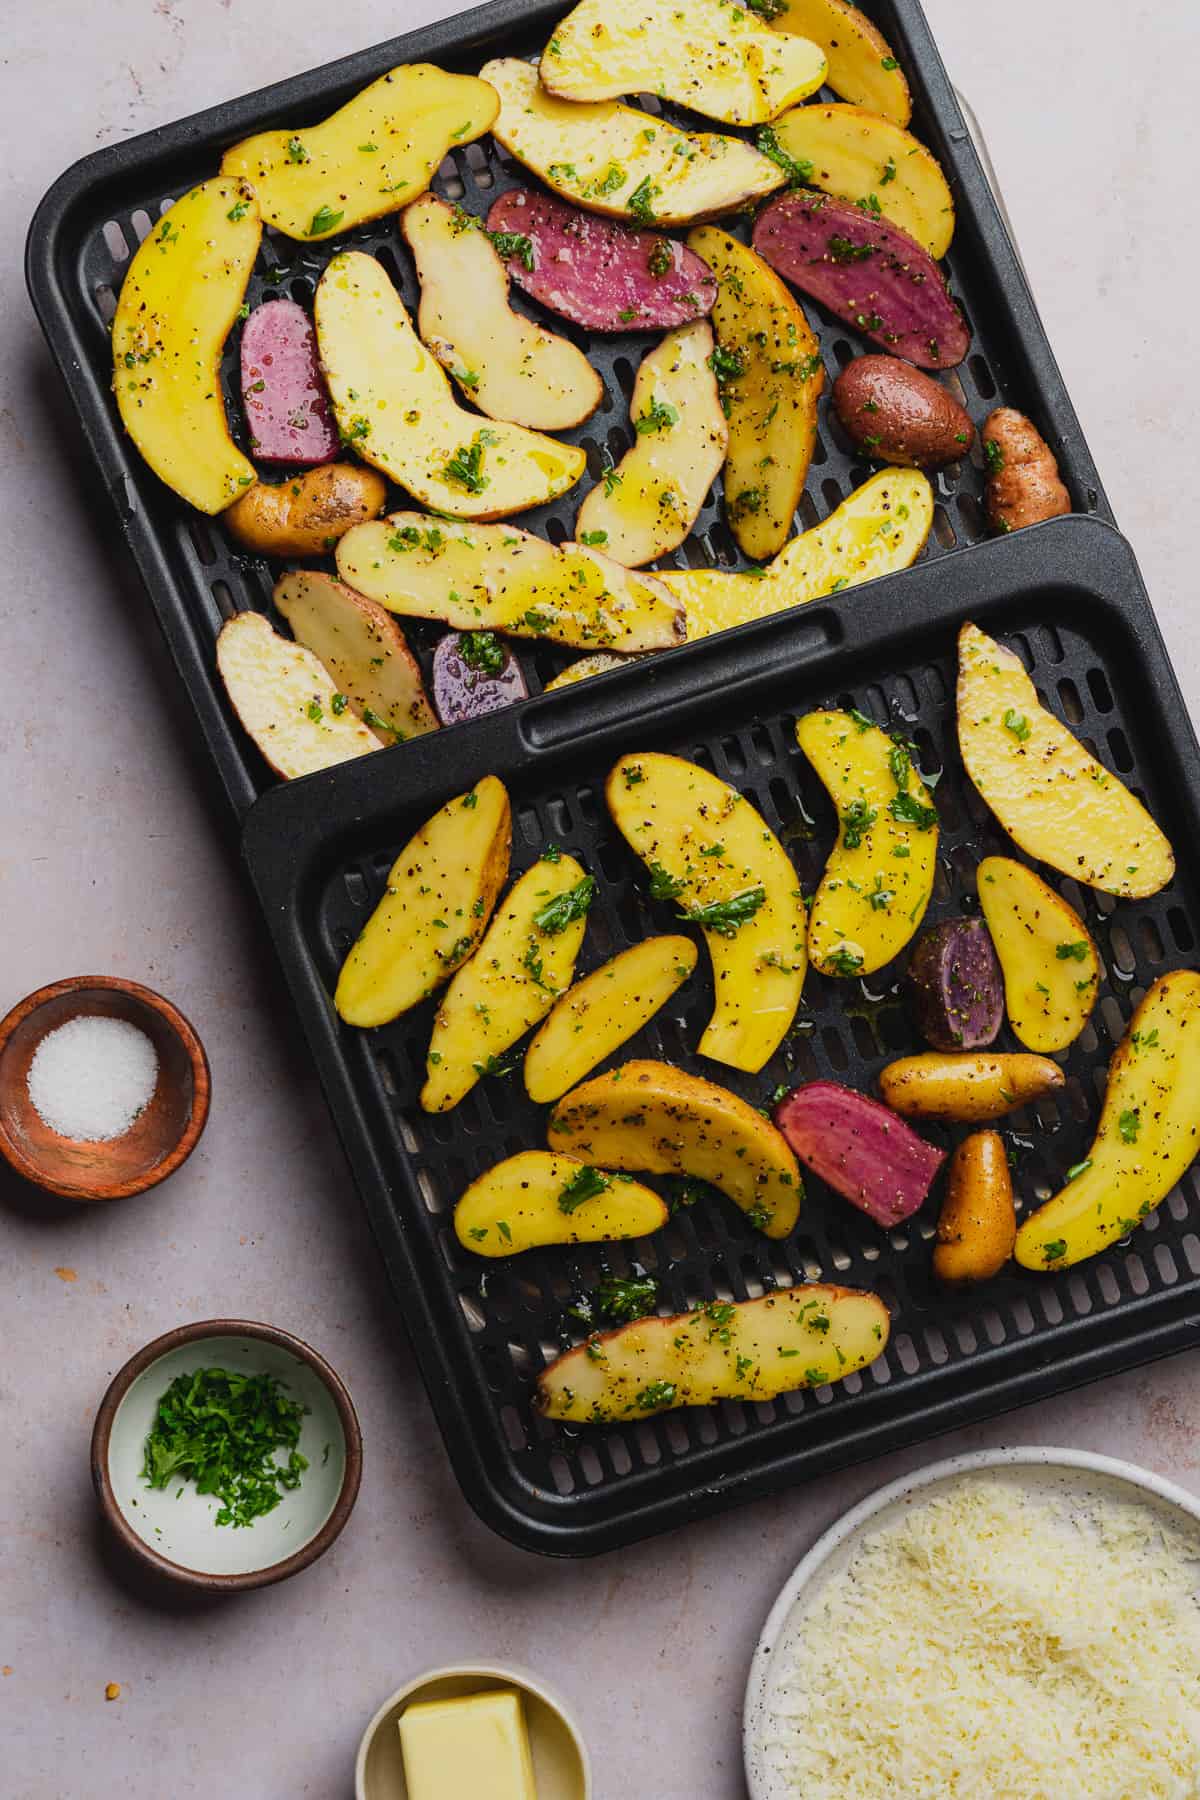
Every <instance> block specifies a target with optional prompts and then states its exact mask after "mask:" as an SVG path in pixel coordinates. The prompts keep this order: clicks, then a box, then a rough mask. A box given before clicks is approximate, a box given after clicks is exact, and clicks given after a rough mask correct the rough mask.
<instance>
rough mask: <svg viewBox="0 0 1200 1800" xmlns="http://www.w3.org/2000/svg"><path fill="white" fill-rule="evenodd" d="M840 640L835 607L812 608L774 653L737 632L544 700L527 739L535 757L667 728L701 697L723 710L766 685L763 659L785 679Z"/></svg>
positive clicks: (746, 630) (535, 708)
mask: <svg viewBox="0 0 1200 1800" xmlns="http://www.w3.org/2000/svg"><path fill="white" fill-rule="evenodd" d="M759 623H762V622H761V621H760V622H759ZM842 638H843V629H842V621H841V618H840V616H839V615H838V613H837V612H836V611H835V610H834V609H833V608H832V607H829V608H821V609H820V610H819V611H818V610H817V609H816V608H815V607H814V608H813V609H812V610H811V611H809V610H808V609H807V608H806V609H805V614H804V617H803V618H797V620H796V621H795V623H794V625H793V627H792V630H791V631H790V632H789V633H788V635H787V638H786V639H785V640H784V641H783V642H782V643H780V642H779V641H778V639H774V640H772V641H771V643H770V645H769V647H768V645H767V643H765V642H764V641H763V640H762V637H761V634H760V632H759V630H758V626H757V624H756V625H751V626H748V627H743V628H742V629H741V630H739V631H737V632H736V633H731V632H721V633H719V634H717V635H715V636H713V637H711V638H707V639H705V640H704V643H703V645H699V644H697V645H693V646H692V647H691V649H690V650H689V652H688V655H687V656H686V657H678V656H676V655H675V654H674V653H672V652H668V653H667V654H666V655H665V656H663V657H657V656H654V657H647V658H646V659H645V660H644V661H638V662H633V663H631V664H630V666H629V668H628V669H623V670H620V671H619V672H618V671H614V672H613V673H612V674H610V675H598V676H593V677H590V678H589V679H588V680H587V681H583V682H580V683H579V685H578V686H577V687H569V688H563V689H560V690H559V691H558V692H557V693H553V694H547V695H545V696H544V698H542V699H541V700H539V701H538V702H536V703H535V704H534V705H532V706H528V707H526V708H524V709H523V711H522V714H521V718H520V730H521V735H522V737H523V738H524V740H525V743H526V746H527V747H528V748H529V749H530V750H534V751H545V750H559V749H562V748H563V747H564V746H567V745H570V744H574V743H577V742H579V741H580V740H584V739H589V738H594V739H599V738H601V737H604V738H609V737H611V736H612V735H613V734H614V733H618V734H620V735H625V734H626V733H629V732H636V731H637V730H638V729H639V728H641V727H642V726H643V725H646V724H649V723H653V724H654V725H656V726H661V725H665V724H667V723H669V721H670V718H671V716H672V714H673V713H675V712H676V711H678V710H679V709H681V708H683V707H686V706H690V705H691V704H692V703H693V702H694V700H695V697H696V695H697V693H698V692H700V693H703V692H706V691H707V692H709V693H711V694H712V696H713V699H714V701H717V700H718V699H719V701H720V704H721V705H722V706H726V705H729V704H731V703H732V702H733V701H734V700H735V698H736V697H737V695H738V693H739V691H740V690H741V689H742V688H744V687H748V686H750V685H751V684H752V683H755V682H760V681H761V680H762V673H763V661H764V657H770V659H771V662H772V663H773V664H774V665H776V669H777V672H778V674H779V675H780V676H781V677H783V676H786V675H787V674H789V673H790V672H791V671H792V670H793V669H795V668H797V667H799V666H800V665H801V664H803V663H807V662H810V661H812V660H813V659H814V658H815V657H819V656H822V655H824V654H826V653H827V652H829V651H830V650H833V649H836V648H837V646H838V645H839V644H840V643H841V642H842ZM593 690H595V691H594V692H593Z"/></svg>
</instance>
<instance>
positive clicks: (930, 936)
mask: <svg viewBox="0 0 1200 1800" xmlns="http://www.w3.org/2000/svg"><path fill="white" fill-rule="evenodd" d="M907 987H908V996H909V1001H910V1003H911V1006H912V1012H913V1017H914V1019H915V1020H916V1023H917V1030H918V1031H919V1032H920V1033H921V1036H922V1037H923V1038H924V1039H925V1042H926V1043H927V1044H931V1045H932V1046H933V1048H934V1049H935V1050H983V1049H985V1048H986V1047H987V1045H988V1044H994V1043H995V1041H996V1039H997V1037H998V1036H999V1033H1000V1027H1001V1025H1002V1024H1003V1023H1004V976H1003V974H1002V973H1001V970H1000V962H999V959H998V958H997V956H996V951H995V948H994V946H993V944H992V935H991V932H990V931H989V930H988V928H987V925H986V923H985V922H984V920H983V919H946V920H945V921H944V922H943V923H942V924H941V925H933V926H931V927H930V929H929V930H928V931H926V932H923V933H922V934H921V936H920V937H919V938H918V939H917V943H916V948H915V949H914V950H913V954H912V960H911V962H910V963H909V965H908V979H907Z"/></svg>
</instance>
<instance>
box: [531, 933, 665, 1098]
mask: <svg viewBox="0 0 1200 1800" xmlns="http://www.w3.org/2000/svg"><path fill="white" fill-rule="evenodd" d="M695 967H696V946H695V944H693V942H692V940H691V938H685V937H652V938H646V940H645V941H644V942H643V943H641V944H634V945H633V947H632V948H631V949H629V950H622V951H621V953H620V955H619V956H614V957H613V958H612V959H611V961H609V962H606V963H604V964H602V966H601V967H600V968H598V969H593V971H592V973H591V974H590V975H585V976H584V977H583V980H582V981H577V982H576V983H575V985H574V987H573V988H571V989H570V991H569V992H568V993H565V994H564V995H563V996H562V999H561V1000H559V1001H557V1002H556V1004H555V1007H554V1010H553V1011H552V1012H551V1014H550V1016H549V1018H548V1019H547V1020H546V1022H545V1024H544V1025H543V1026H542V1028H541V1030H540V1031H539V1032H538V1034H537V1036H536V1037H535V1038H534V1040H533V1042H532V1043H531V1044H530V1046H529V1048H528V1050H527V1051H526V1052H525V1090H526V1092H527V1093H528V1095H529V1098H530V1099H531V1100H536V1101H537V1103H538V1105H539V1106H547V1105H549V1104H550V1103H551V1102H552V1101H555V1100H559V1099H561V1098H562V1096H563V1095H564V1094H565V1093H566V1091H567V1089H568V1088H573V1087H574V1086H575V1084H576V1082H578V1081H582V1080H583V1078H584V1076H585V1075H587V1074H589V1073H590V1072H591V1070H592V1069H594V1068H595V1067H596V1064H597V1063H602V1062H603V1061H604V1059H605V1057H606V1056H611V1055H612V1053H613V1051H614V1050H619V1049H620V1047H621V1045H622V1044H624V1043H627V1042H628V1040H629V1039H630V1038H631V1037H633V1036H634V1034H635V1032H638V1031H640V1030H641V1029H642V1026H643V1025H645V1024H646V1023H647V1022H648V1020H650V1019H652V1018H653V1017H654V1015H655V1013H656V1012H658V1011H659V1009H660V1008H661V1007H663V1006H665V1005H666V1004H667V1001H668V1000H669V999H670V998H671V995H672V994H674V993H677V992H678V990H679V989H680V988H681V987H682V986H683V983H684V982H685V981H686V980H687V978H688V976H689V975H690V974H691V973H692V971H693V969H694V968H695Z"/></svg>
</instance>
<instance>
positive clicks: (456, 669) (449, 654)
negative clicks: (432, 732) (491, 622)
mask: <svg viewBox="0 0 1200 1800" xmlns="http://www.w3.org/2000/svg"><path fill="white" fill-rule="evenodd" d="M528 698H529V689H528V688H527V687H526V685H525V676H524V674H523V673H522V671H521V665H520V663H519V662H518V661H517V659H516V657H515V656H514V655H513V653H512V651H511V650H510V649H508V647H507V645H505V644H502V643H501V641H500V639H499V638H498V637H497V636H496V634H495V633H494V632H492V631H451V632H448V633H447V635H446V636H445V637H444V638H442V639H441V641H440V642H439V644H438V647H437V649H436V650H435V651H434V653H433V704H434V706H435V707H436V708H437V715H438V718H439V719H440V720H441V721H442V724H443V725H461V724H462V723H463V721H464V720H466V719H481V718H482V717H483V716H484V714H485V713H490V712H499V711H500V710H501V709H502V708H503V707H505V706H511V705H512V704H513V702H514V701H515V700H527V699H528Z"/></svg>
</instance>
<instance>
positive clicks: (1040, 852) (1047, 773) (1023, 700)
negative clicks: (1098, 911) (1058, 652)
mask: <svg viewBox="0 0 1200 1800" xmlns="http://www.w3.org/2000/svg"><path fill="white" fill-rule="evenodd" d="M958 743H959V749H960V750H961V751H962V759H963V762H964V763H965V765H966V770H967V774H968V775H969V776H970V777H971V780H972V781H973V782H974V784H975V786H976V788H977V789H978V791H979V793H980V794H981V795H982V796H983V798H984V800H985V801H986V802H987V804H988V805H989V806H990V807H991V809H992V811H993V812H994V813H995V815H996V817H997V819H998V820H999V821H1000V823H1001V825H1002V826H1003V827H1004V829H1005V831H1007V833H1008V835H1009V837H1011V838H1012V839H1013V841H1014V842H1015V843H1017V844H1019V845H1020V847H1021V849H1022V850H1024V852H1025V854H1026V855H1027V856H1032V857H1034V858H1035V859H1036V860H1037V861H1038V862H1044V863H1048V864H1049V865H1050V867H1051V868H1052V869H1057V870H1059V872H1060V873H1061V874H1063V875H1073V876H1074V878H1075V880H1076V881H1081V882H1083V883H1084V884H1085V885H1086V886H1087V887H1094V888H1099V889H1100V890H1101V891H1102V892H1103V893H1106V894H1117V895H1119V896H1120V897H1121V898H1122V899H1125V900H1130V899H1134V900H1136V899H1144V898H1145V897H1146V896H1147V895H1148V894H1157V893H1158V891H1159V889H1160V888H1164V887H1166V885H1167V883H1168V882H1169V881H1170V880H1171V879H1172V877H1173V875H1174V873H1175V854H1174V852H1173V850H1172V849H1171V846H1170V844H1169V843H1168V842H1167V840H1166V838H1165V837H1164V836H1163V834H1162V832H1161V831H1160V830H1159V828H1158V826H1157V825H1156V824H1155V823H1154V820H1153V819H1152V818H1151V817H1150V814H1149V813H1148V812H1147V811H1146V809H1145V807H1144V806H1143V805H1142V803H1141V801H1140V800H1135V799H1134V797H1133V795H1132V794H1131V793H1130V792H1129V789H1128V788H1127V787H1125V785H1124V784H1123V782H1122V781H1121V780H1120V779H1119V778H1118V777H1117V776H1116V775H1114V774H1112V772H1111V771H1110V770H1108V769H1106V768H1104V767H1103V765H1102V764H1101V763H1098V762H1097V761H1096V758H1095V757H1094V756H1092V755H1091V753H1090V752H1089V751H1087V750H1085V749H1084V747H1083V745H1082V744H1081V743H1080V742H1079V739H1078V738H1077V737H1074V736H1072V734H1071V732H1069V731H1068V730H1067V728H1066V726H1065V725H1064V724H1062V723H1061V721H1060V720H1058V719H1056V718H1055V717H1054V715H1053V713H1049V712H1047V711H1046V710H1045V709H1044V707H1043V706H1042V704H1041V702H1040V701H1039V699H1038V697H1037V690H1036V689H1035V687H1034V685H1033V683H1032V681H1031V680H1030V679H1029V676H1028V675H1027V674H1026V673H1025V669H1024V666H1023V665H1022V663H1021V661H1020V658H1019V657H1017V656H1014V654H1013V652H1012V651H1011V650H1007V649H1005V648H1004V646H1003V645H1002V644H998V643H996V641H995V639H994V638H990V637H988V636H986V634H985V633H984V632H982V631H980V629H979V627H978V626H977V625H964V626H963V628H962V630H961V631H960V632H959V634H958Z"/></svg>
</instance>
